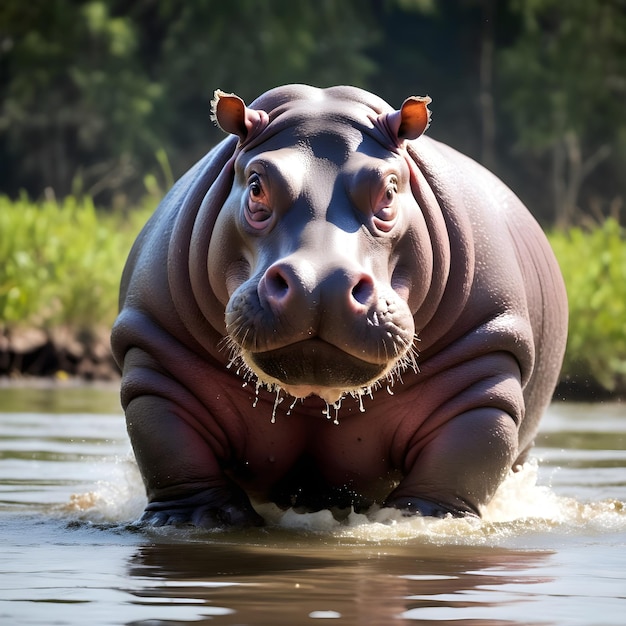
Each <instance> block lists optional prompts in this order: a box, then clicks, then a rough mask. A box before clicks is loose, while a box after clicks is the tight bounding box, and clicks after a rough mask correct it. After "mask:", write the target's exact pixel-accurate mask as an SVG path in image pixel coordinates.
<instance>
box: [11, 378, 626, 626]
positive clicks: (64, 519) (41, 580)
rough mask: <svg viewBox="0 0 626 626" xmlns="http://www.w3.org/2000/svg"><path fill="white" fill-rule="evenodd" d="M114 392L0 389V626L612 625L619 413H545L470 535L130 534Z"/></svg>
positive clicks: (353, 520) (288, 528)
mask: <svg viewBox="0 0 626 626" xmlns="http://www.w3.org/2000/svg"><path fill="white" fill-rule="evenodd" d="M144 503H145V499H144V494H143V489H142V485H141V479H140V477H139V474H138V471H137V468H136V466H135V465H134V463H133V460H132V455H131V453H130V445H129V443H128V439H127V437H126V433H125V429H124V420H123V417H122V414H121V411H120V409H119V404H118V400H117V393H116V390H115V389H113V388H97V387H96V388H93V387H72V386H69V387H61V388H59V387H54V386H49V387H41V388H15V387H5V388H0V539H1V541H2V548H3V549H2V551H1V552H0V624H3V625H4V624H6V625H7V626H8V625H11V626H18V625H24V626H26V625H42V626H43V625H45V626H52V625H68V626H70V625H71V626H74V625H76V626H79V625H80V626H86V625H90V626H91V625H94V626H95V625H103V626H114V625H118V624H125V625H132V626H173V625H182V624H194V625H208V624H233V625H234V624H268V625H273V626H274V625H282V624H285V625H287V624H289V625H294V624H296V625H297V624H309V623H319V621H320V620H321V621H325V620H330V621H331V622H332V623H340V624H358V625H378V624H380V625H389V624H406V625H408V624H438V625H445V624H455V625H470V624H471V625H472V626H479V625H484V626H500V625H505V624H506V625H520V626H521V625H524V626H528V625H531V624H541V625H547V624H568V625H569V624H580V625H581V626H593V625H596V624H597V625H613V624H614V625H616V626H617V625H620V626H622V625H623V624H625V623H626V405H621V404H617V403H616V404H596V405H589V404H567V403H555V404H553V405H552V406H551V407H550V410H549V411H548V413H547V415H546V417H545V419H544V421H543V427H542V431H541V434H540V436H539V437H538V439H537V446H536V448H535V450H534V455H533V460H532V462H530V463H529V464H527V466H525V468H524V469H523V471H522V472H520V473H519V474H516V475H512V476H511V477H510V478H509V479H508V480H507V481H506V482H505V484H504V485H503V486H502V487H501V489H500V490H499V492H498V494H497V495H496V498H495V499H494V501H493V502H492V503H491V505H490V506H489V508H488V510H487V511H486V512H485V516H484V519H482V520H480V521H477V520H452V519H445V520H433V519H422V518H403V517H401V516H400V515H399V514H398V513H396V512H390V511H386V510H378V511H376V510H372V511H370V512H369V513H368V515H367V516H365V515H356V514H354V513H352V514H350V515H347V516H344V517H343V518H341V519H336V518H335V517H333V515H332V514H331V513H330V512H329V511H322V512H320V513H316V514H310V515H299V514H297V513H295V512H294V511H287V512H282V511H279V510H277V509H276V508H274V507H271V506H265V507H262V508H261V509H260V512H261V513H262V515H263V516H264V517H265V518H266V520H267V522H268V525H267V526H266V527H265V528H263V529H254V530H249V531H245V532H244V531H238V532H207V531H198V530H191V529H184V528H182V529H181V528H178V529H173V528H168V529H163V528H161V529H143V528H139V527H138V526H136V525H134V524H133V521H134V520H135V519H136V518H137V516H138V515H139V514H140V512H141V510H142V508H143V506H144Z"/></svg>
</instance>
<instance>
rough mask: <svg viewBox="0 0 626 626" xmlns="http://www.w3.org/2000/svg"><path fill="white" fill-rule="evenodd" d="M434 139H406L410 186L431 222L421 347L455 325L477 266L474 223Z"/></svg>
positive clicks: (419, 320) (418, 317)
mask: <svg viewBox="0 0 626 626" xmlns="http://www.w3.org/2000/svg"><path fill="white" fill-rule="evenodd" d="M434 145H435V144H434V143H433V141H432V140H430V139H428V138H420V139H418V140H416V141H412V142H408V143H407V154H408V161H409V167H410V169H411V186H412V189H413V194H414V195H415V197H416V198H417V200H418V202H419V205H420V207H421V209H422V213H423V215H424V219H425V221H426V224H427V226H428V230H429V233H430V238H431V244H432V249H433V257H434V258H433V276H432V280H431V288H430V291H429V293H428V296H427V297H426V299H425V300H424V302H423V304H422V306H421V307H420V309H419V310H418V311H417V312H416V314H415V316H414V319H415V328H416V332H417V335H418V337H419V338H420V341H421V343H420V346H419V349H420V351H423V350H425V349H427V348H428V347H429V346H430V345H432V344H433V343H435V342H438V341H439V340H441V339H442V338H443V337H444V336H445V335H446V334H447V333H448V332H449V331H450V330H451V329H452V328H453V327H454V326H455V323H456V320H457V319H458V317H459V316H460V315H461V313H462V312H463V309H464V308H465V306H466V304H467V302H468V300H469V297H470V292H471V289H472V283H473V279H474V269H475V267H474V256H475V255H474V241H473V237H472V228H471V224H470V223H469V218H468V217H467V215H466V214H465V213H463V212H462V210H459V209H460V208H462V207H463V206H464V200H463V198H462V197H461V195H460V194H459V193H458V192H455V191H454V189H455V186H454V184H450V183H451V181H453V179H454V173H453V172H451V171H450V167H449V165H447V163H446V161H445V160H444V159H443V158H441V155H439V154H438V152H437V150H435V149H433V147H434ZM451 190H452V191H451ZM442 310H443V311H445V312H446V314H445V315H441V311H442ZM437 313H438V314H437Z"/></svg>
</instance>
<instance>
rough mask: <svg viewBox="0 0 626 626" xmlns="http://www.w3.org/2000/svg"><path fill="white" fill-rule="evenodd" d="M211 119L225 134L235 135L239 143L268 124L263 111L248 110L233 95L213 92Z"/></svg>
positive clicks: (218, 90) (266, 116)
mask: <svg viewBox="0 0 626 626" xmlns="http://www.w3.org/2000/svg"><path fill="white" fill-rule="evenodd" d="M211 119H212V120H213V121H214V122H216V123H217V125H218V126H219V127H220V128H221V129H222V130H223V131H225V132H227V133H230V134H232V135H237V136H238V137H239V140H240V142H241V143H243V142H245V141H246V140H248V139H250V138H251V137H252V136H254V135H256V134H257V133H258V132H260V131H261V130H263V129H264V128H265V127H266V126H267V125H268V123H269V117H268V115H267V113H266V112H265V111H260V110H257V109H249V108H248V107H247V106H246V105H245V103H244V101H243V100H242V99H241V98H240V97H239V96H236V95H235V94H234V93H225V92H223V91H221V90H220V89H216V90H215V94H214V95H213V100H211Z"/></svg>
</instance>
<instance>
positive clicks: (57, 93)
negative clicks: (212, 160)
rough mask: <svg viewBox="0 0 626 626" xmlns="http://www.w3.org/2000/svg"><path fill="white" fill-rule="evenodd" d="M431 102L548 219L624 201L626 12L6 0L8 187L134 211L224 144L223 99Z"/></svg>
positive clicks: (3, 149)
mask: <svg viewBox="0 0 626 626" xmlns="http://www.w3.org/2000/svg"><path fill="white" fill-rule="evenodd" d="M287 82H306V83H310V84H314V85H317V86H321V87H323V86H328V85H331V84H338V83H351V84H355V85H358V86H361V87H365V88H367V89H369V90H371V91H374V92H375V93H378V94H379V95H381V96H382V97H383V98H385V99H386V100H387V101H388V102H390V103H392V104H393V105H395V106H399V104H400V103H401V102H402V101H403V100H404V98H405V97H406V96H408V95H411V94H420V95H423V94H429V95H430V96H431V97H432V98H433V104H432V109H433V111H434V123H433V125H432V127H431V131H430V132H431V134H432V136H434V137H436V138H440V139H442V140H443V141H445V142H447V143H450V144H451V145H453V146H455V147H457V148H459V149H460V150H462V151H463V152H466V153H468V154H470V155H471V156H473V157H475V158H477V159H479V160H480V161H482V162H483V163H485V164H486V165H487V166H488V167H489V168H490V169H493V170H494V171H495V172H496V173H497V174H498V175H500V176H501V177H502V178H504V180H505V181H506V182H507V183H509V185H510V186H512V187H513V189H515V190H516V191H517V192H518V193H519V195H520V196H521V197H522V199H523V200H525V201H526V202H527V204H528V205H529V206H530V207H531V208H532V210H533V211H534V212H535V214H536V215H537V216H538V217H539V218H540V219H541V221H542V222H543V223H545V224H554V223H558V224H559V225H568V224H570V223H572V222H576V221H579V219H580V216H581V214H584V213H590V212H591V213H593V214H594V215H605V214H607V213H608V212H609V210H610V207H611V206H615V205H616V204H621V203H622V199H623V197H624V195H625V194H626V178H625V177H624V176H623V175H622V173H623V172H624V169H625V166H626V0H593V1H592V2H590V1H589V0H438V1H436V0H317V1H316V2H310V1H309V0H231V1H230V2H223V1H222V0H194V1H193V2H179V1H177V0H135V1H134V2H126V1H125V0H124V1H123V0H30V1H29V2H23V0H3V2H2V4H1V5H0V163H1V165H2V167H0V191H2V192H4V193H6V194H8V195H9V196H11V197H13V198H15V197H17V195H18V194H19V192H20V190H22V189H24V190H26V192H27V194H28V195H29V196H30V197H31V198H40V197H42V196H43V195H44V194H45V193H46V190H47V193H48V195H51V194H52V193H54V194H55V195H56V196H57V197H61V198H62V197H65V196H66V195H68V194H70V193H74V194H86V195H89V196H91V197H93V198H94V199H95V202H96V203H97V204H98V205H107V206H129V205H132V204H133V203H135V202H137V200H138V199H140V198H141V196H142V195H143V193H144V192H145V187H146V184H145V179H146V175H149V176H150V177H151V178H150V180H151V181H153V182H154V181H160V183H161V184H162V185H165V182H166V181H164V180H163V176H164V174H163V160H162V159H161V160H159V159H158V158H157V155H158V154H161V155H163V154H165V155H167V159H168V161H167V162H168V163H169V164H171V169H172V170H173V174H174V176H175V177H177V176H179V175H180V174H182V172H183V171H185V170H186V169H187V168H188V167H189V166H190V164H191V163H193V162H194V161H195V160H197V158H198V157H199V156H200V155H201V154H203V153H205V152H206V151H207V150H208V149H209V148H210V147H211V145H212V144H214V143H215V142H216V141H217V140H219V139H220V134H219V132H218V131H217V130H216V129H215V128H213V127H212V125H211V124H210V122H209V116H208V109H209V104H208V103H209V100H210V98H211V95H212V93H213V91H214V90H215V89H216V88H220V89H223V90H225V91H233V92H236V93H238V94H239V95H240V96H241V97H243V98H244V99H245V100H246V101H247V102H250V101H251V100H253V99H254V98H255V97H256V96H257V95H259V94H260V93H262V92H263V91H265V90H267V89H269V88H271V87H274V86H276V85H279V84H283V83H287Z"/></svg>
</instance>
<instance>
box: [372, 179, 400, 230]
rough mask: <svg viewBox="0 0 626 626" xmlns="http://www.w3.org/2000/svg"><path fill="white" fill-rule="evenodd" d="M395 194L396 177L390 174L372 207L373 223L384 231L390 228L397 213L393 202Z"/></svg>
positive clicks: (396, 192) (396, 190) (396, 188)
mask: <svg viewBox="0 0 626 626" xmlns="http://www.w3.org/2000/svg"><path fill="white" fill-rule="evenodd" d="M397 194H398V179H397V178H396V177H395V176H390V177H389V178H388V179H387V181H386V185H385V188H384V189H383V191H382V193H381V194H380V197H379V199H378V202H377V203H376V207H375V208H374V223H375V224H376V226H377V228H379V229H380V230H383V231H385V232H388V231H390V230H391V227H392V226H393V222H394V220H395V218H396V215H397V214H398V208H397V206H396V204H395V202H394V201H395V199H396V195H397Z"/></svg>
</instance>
